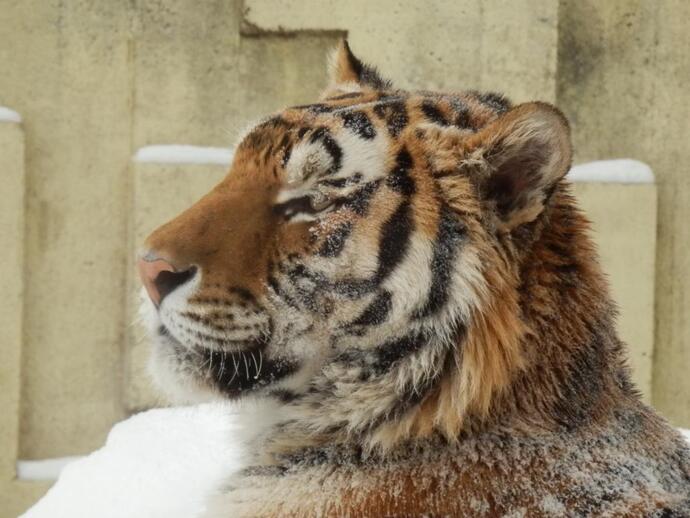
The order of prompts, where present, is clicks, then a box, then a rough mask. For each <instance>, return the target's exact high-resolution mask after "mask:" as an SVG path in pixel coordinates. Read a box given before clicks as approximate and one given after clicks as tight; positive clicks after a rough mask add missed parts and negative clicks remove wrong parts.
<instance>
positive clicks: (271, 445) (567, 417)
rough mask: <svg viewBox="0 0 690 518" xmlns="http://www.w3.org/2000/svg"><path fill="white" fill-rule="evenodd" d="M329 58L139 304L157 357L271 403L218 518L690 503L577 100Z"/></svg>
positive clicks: (183, 231) (555, 510)
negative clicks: (609, 272)
mask: <svg viewBox="0 0 690 518" xmlns="http://www.w3.org/2000/svg"><path fill="white" fill-rule="evenodd" d="M332 74H333V79H332V81H331V84H330V85H329V87H328V89H327V91H326V92H325V93H324V96H323V98H322V99H321V100H320V101H319V102H317V103H314V104H310V105H303V106H296V107H292V108H288V109H286V110H284V111H282V112H281V113H279V114H275V115H273V116H270V117H268V118H266V119H265V120H264V121H263V122H261V123H259V124H258V125H257V126H256V127H254V128H253V129H252V130H251V131H250V132H249V133H248V134H247V135H246V136H245V137H244V138H243V140H242V141H241V142H240V144H239V145H238V147H237V151H236V154H235V158H234V162H233V164H232V166H231V170H230V173H229V174H228V176H227V178H226V179H225V180H223V182H222V183H221V184H219V185H218V186H217V187H216V188H215V189H214V190H213V191H211V192H210V193H209V194H208V195H207V196H206V197H204V198H203V199H202V200H200V201H199V202H198V203H197V204H196V205H194V206H193V207H191V208H190V209H189V210H188V211H186V212H185V213H183V214H182V215H180V216H179V217H178V218H176V219H174V220H173V221H171V222H170V223H168V224H166V225H164V226H163V227H161V228H159V229H158V230H156V231H155V232H154V233H153V234H152V235H151V236H150V237H149V238H148V240H147V243H146V247H147V248H149V249H153V250H156V251H157V252H158V253H160V254H162V256H163V257H165V258H167V259H168V260H170V262H173V263H174V264H181V265H185V266H191V265H193V266H195V267H196V270H195V274H194V276H193V278H191V279H190V280H189V281H188V282H186V283H185V284H184V285H183V286H181V287H179V288H177V289H176V290H175V291H173V292H172V293H171V294H169V295H168V296H167V297H166V298H165V300H164V301H163V302H162V304H161V305H160V307H159V308H154V307H153V305H152V304H150V303H149V302H147V301H145V302H144V304H143V306H142V312H143V313H144V315H145V320H146V321H147V322H148V324H149V326H150V329H151V333H152V335H153V338H154V354H153V361H152V366H153V370H154V375H155V377H156V378H157V379H158V381H159V382H160V384H161V385H163V386H164V387H167V389H168V391H169V392H170V393H172V395H173V396H174V397H176V398H178V399H187V400H189V399H191V400H201V399H205V398H209V397H219V396H220V397H230V398H239V397H241V396H243V397H242V400H251V401H254V402H255V403H256V404H255V405H251V406H249V407H247V410H246V412H247V423H248V426H247V431H246V432H247V433H246V436H247V437H246V438H245V439H241V438H238V439H237V440H238V441H244V443H245V449H246V451H247V452H248V453H247V459H246V467H245V469H243V470H242V471H241V472H240V473H238V474H237V475H235V476H234V477H233V478H232V479H231V480H229V482H228V487H227V488H226V490H225V491H224V493H223V494H222V495H219V496H218V497H217V498H216V499H215V500H214V502H213V503H212V505H211V509H210V510H209V516H218V517H230V516H233V517H234V516H501V515H505V516H508V515H511V516H512V515H515V516H517V515H520V513H522V515H530V516H563V515H572V516H581V515H592V514H601V515H611V516H646V515H649V516H653V515H654V513H658V515H659V516H683V515H684V514H682V513H686V512H690V503H689V502H688V500H687V495H688V494H689V493H690V482H689V481H690V454H689V453H688V450H687V448H686V447H684V446H683V443H682V441H681V440H680V439H679V438H678V436H677V435H676V434H675V432H673V431H672V430H671V429H670V428H669V427H668V426H667V425H666V424H665V423H664V422H663V421H662V420H660V419H659V418H658V417H657V416H655V415H654V413H653V412H652V411H651V410H650V409H648V408H647V407H645V406H644V405H643V404H642V403H641V402H640V401H639V398H638V395H637V393H636V391H635V389H634V387H632V385H631V382H630V380H629V375H628V371H627V367H626V365H625V358H624V353H623V346H622V344H621V343H620V341H619V340H618V338H617V335H616V332H615V326H614V318H615V311H614V309H613V305H612V303H611V302H610V300H609V297H608V294H607V288H606V284H605V281H604V278H603V275H602V273H601V272H600V269H599V266H598V264H597V259H596V254H595V252H594V250H593V247H592V244H591V241H590V240H589V238H588V236H587V230H588V227H587V222H586V220H585V219H584V217H583V216H582V215H581V214H580V212H579V211H578V210H577V208H576V207H575V203H574V200H573V199H572V197H571V196H570V194H569V187H568V185H567V183H566V182H565V180H564V179H563V177H564V175H565V173H566V171H567V169H568V167H569V165H570V156H571V148H570V140H569V133H568V126H567V123H566V121H565V119H564V118H563V116H562V115H561V114H560V113H559V112H558V111H557V110H556V109H555V108H553V107H550V106H548V105H545V104H542V103H528V104H523V105H519V106H512V105H511V104H510V102H509V101H507V100H506V99H505V98H504V97H502V96H500V95H496V94H481V93H477V92H464V93H463V92H461V93H452V94H442V93H436V92H405V91H401V90H396V89H394V88H393V87H392V86H391V84H390V83H389V82H388V81H386V80H383V79H381V78H380V77H379V76H378V74H377V72H376V71H375V70H374V69H373V68H371V67H368V66H366V65H364V64H362V63H361V62H360V61H359V60H357V58H355V57H354V55H353V54H352V52H351V51H350V49H349V47H348V46H347V44H342V45H341V46H340V48H339V51H338V52H337V53H336V54H335V55H334V58H333V61H332ZM250 423H260V424H256V425H251V424H250ZM564 459H567V462H566V461H564ZM602 487H604V488H610V491H608V490H605V489H602ZM684 498H685V500H684ZM511 513H512V514H511ZM668 513H671V514H668ZM672 513H676V514H672Z"/></svg>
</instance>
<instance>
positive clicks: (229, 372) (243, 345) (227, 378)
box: [140, 302, 298, 404]
mask: <svg viewBox="0 0 690 518" xmlns="http://www.w3.org/2000/svg"><path fill="white" fill-rule="evenodd" d="M140 314H141V316H142V320H143V321H144V322H145V324H146V328H147V332H148V335H149V339H150V341H151V342H152V343H151V345H152V351H151V355H150V356H149V363H148V371H149V374H150V376H151V378H152V379H153V381H154V384H155V385H156V386H157V388H158V389H159V390H160V391H161V392H162V393H163V394H164V395H165V396H166V397H167V398H168V399H169V400H170V401H171V402H173V403H175V404H198V403H204V402H208V401H214V400H219V399H221V400H228V399H231V400H233V399H240V398H245V397H246V396H260V395H261V394H262V393H267V392H270V391H272V390H276V389H278V388H279V387H278V385H280V384H281V382H284V381H286V380H288V379H289V378H290V377H292V376H293V375H294V374H295V373H296V372H297V371H298V362H297V361H296V360H294V359H290V358H284V357H276V356H275V355H272V354H271V352H270V347H271V342H270V339H269V338H266V337H257V338H256V339H254V340H243V341H238V342H228V343H227V344H226V347H223V348H219V347H218V346H214V347H204V346H201V345H199V344H186V343H183V342H181V341H180V340H179V339H178V338H176V337H175V336H174V335H173V334H172V333H170V332H169V330H168V329H167V328H166V327H165V326H164V325H163V324H162V322H161V321H160V318H159V317H158V314H157V311H156V309H155V307H154V306H153V305H152V304H147V303H146V302H144V303H143V304H142V306H141V308H140Z"/></svg>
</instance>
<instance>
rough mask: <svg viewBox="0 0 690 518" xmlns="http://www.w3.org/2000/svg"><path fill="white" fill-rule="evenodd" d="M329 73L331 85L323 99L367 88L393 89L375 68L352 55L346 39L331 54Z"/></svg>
mask: <svg viewBox="0 0 690 518" xmlns="http://www.w3.org/2000/svg"><path fill="white" fill-rule="evenodd" d="M328 73H329V81H330V83H329V85H328V88H327V89H326V91H325V92H324V93H323V96H322V97H329V96H333V95H338V94H339V93H347V92H352V91H361V90H363V89H365V88H369V89H373V90H385V89H388V88H390V87H391V84H390V81H387V80H385V79H383V78H382V77H381V76H380V75H379V73H378V72H377V71H376V69H375V68H374V67H371V66H369V65H365V64H364V63H362V62H361V61H360V60H359V59H358V58H357V57H356V56H355V55H354V54H353V53H352V50H351V49H350V45H348V43H347V40H344V39H343V40H340V43H339V44H338V47H337V48H336V49H335V50H334V51H333V53H332V54H331V57H330V60H329V66H328Z"/></svg>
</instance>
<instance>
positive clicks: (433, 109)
mask: <svg viewBox="0 0 690 518" xmlns="http://www.w3.org/2000/svg"><path fill="white" fill-rule="evenodd" d="M422 112H424V116H425V117H426V118H427V119H429V122H433V123H434V124H438V125H440V126H448V121H447V120H446V117H445V115H443V112H441V110H439V109H438V107H437V106H436V105H435V104H434V102H433V101H428V100H427V101H424V102H423V103H422Z"/></svg>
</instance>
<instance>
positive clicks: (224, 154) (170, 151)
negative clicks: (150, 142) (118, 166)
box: [134, 144, 232, 166]
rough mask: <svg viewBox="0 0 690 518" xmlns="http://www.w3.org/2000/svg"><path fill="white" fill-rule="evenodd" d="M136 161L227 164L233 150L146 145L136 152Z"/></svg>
mask: <svg viewBox="0 0 690 518" xmlns="http://www.w3.org/2000/svg"><path fill="white" fill-rule="evenodd" d="M134 161H135V162H149V163H157V164H215V165H226V166H227V165H230V162H231V161H232V150H230V149H228V148H221V147H201V146H187V145H178V144H171V145H165V146H146V147H142V148H140V149H139V150H138V151H137V152H136V154H135V155H134Z"/></svg>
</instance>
